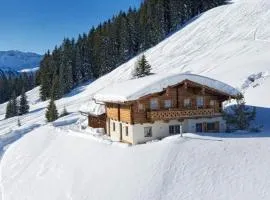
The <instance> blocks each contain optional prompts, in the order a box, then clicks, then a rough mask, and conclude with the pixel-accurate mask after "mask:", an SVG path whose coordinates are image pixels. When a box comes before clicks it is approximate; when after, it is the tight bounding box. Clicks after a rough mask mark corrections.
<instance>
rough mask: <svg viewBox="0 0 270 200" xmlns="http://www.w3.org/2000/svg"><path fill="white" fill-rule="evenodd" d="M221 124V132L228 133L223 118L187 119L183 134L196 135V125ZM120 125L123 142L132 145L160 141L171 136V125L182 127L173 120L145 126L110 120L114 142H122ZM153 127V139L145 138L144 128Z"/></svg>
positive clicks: (109, 124) (183, 123)
mask: <svg viewBox="0 0 270 200" xmlns="http://www.w3.org/2000/svg"><path fill="white" fill-rule="evenodd" d="M217 121H218V122H220V132H225V131H226V121H225V120H223V118H222V117H215V118H201V119H186V120H184V122H182V125H183V126H182V130H183V133H196V123H205V122H206V123H207V122H208V123H211V122H217ZM113 123H115V131H113ZM120 123H121V124H122V140H123V141H125V142H129V143H131V144H140V143H145V142H148V141H151V140H155V139H160V138H164V137H167V136H169V135H170V134H169V126H170V125H180V124H181V122H179V121H178V120H171V121H169V122H168V123H165V122H164V121H156V122H155V123H153V124H151V123H145V124H135V125H131V124H127V123H123V122H119V121H115V120H110V123H108V126H109V128H110V133H111V139H112V140H113V141H120ZM125 127H128V130H129V131H128V135H126V129H125ZM145 127H152V137H145V136H144V128H145Z"/></svg>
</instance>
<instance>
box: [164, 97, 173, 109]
mask: <svg viewBox="0 0 270 200" xmlns="http://www.w3.org/2000/svg"><path fill="white" fill-rule="evenodd" d="M171 107H172V100H171V99H167V100H165V101H164V108H171Z"/></svg>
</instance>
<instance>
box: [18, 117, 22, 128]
mask: <svg viewBox="0 0 270 200" xmlns="http://www.w3.org/2000/svg"><path fill="white" fill-rule="evenodd" d="M17 125H18V127H20V126H22V124H21V120H20V118H18V120H17Z"/></svg>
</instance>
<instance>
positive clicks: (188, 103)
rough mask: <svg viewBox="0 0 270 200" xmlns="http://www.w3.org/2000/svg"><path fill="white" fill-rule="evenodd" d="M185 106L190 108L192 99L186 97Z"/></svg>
mask: <svg viewBox="0 0 270 200" xmlns="http://www.w3.org/2000/svg"><path fill="white" fill-rule="evenodd" d="M184 107H185V108H190V107H191V101H190V99H184Z"/></svg>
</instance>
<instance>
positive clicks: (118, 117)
mask: <svg viewBox="0 0 270 200" xmlns="http://www.w3.org/2000/svg"><path fill="white" fill-rule="evenodd" d="M117 111H118V116H117V119H118V121H120V104H117Z"/></svg>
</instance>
